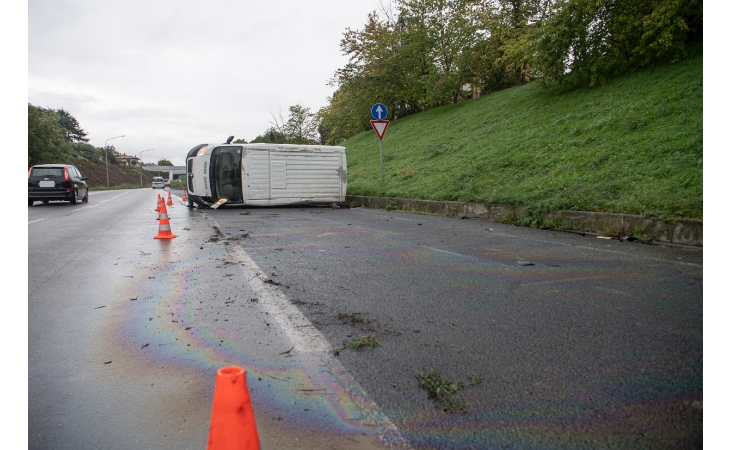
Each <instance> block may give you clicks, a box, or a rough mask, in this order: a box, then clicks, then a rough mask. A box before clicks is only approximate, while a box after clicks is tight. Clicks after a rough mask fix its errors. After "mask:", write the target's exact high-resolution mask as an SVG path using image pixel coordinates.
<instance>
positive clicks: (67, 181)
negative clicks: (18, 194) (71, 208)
mask: <svg viewBox="0 0 730 450" xmlns="http://www.w3.org/2000/svg"><path fill="white" fill-rule="evenodd" d="M86 180H87V178H86V177H85V176H83V175H81V172H79V169H77V168H76V166H72V165H70V164H39V165H36V166H33V167H31V168H30V169H28V206H33V202H36V201H41V202H43V203H44V204H48V202H49V201H51V200H63V201H67V202H71V204H73V205H75V204H77V203H78V202H79V201H82V202H85V203H88V202H89V186H88V185H87V184H86Z"/></svg>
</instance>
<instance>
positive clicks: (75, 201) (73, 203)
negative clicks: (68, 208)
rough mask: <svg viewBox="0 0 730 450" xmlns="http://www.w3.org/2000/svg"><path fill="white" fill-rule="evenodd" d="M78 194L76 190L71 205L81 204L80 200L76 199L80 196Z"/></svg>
mask: <svg viewBox="0 0 730 450" xmlns="http://www.w3.org/2000/svg"><path fill="white" fill-rule="evenodd" d="M78 194H79V192H78V191H77V190H76V189H74V192H73V194H72V197H71V204H72V205H75V204H77V203H78V202H79V201H78V199H77V198H76V197H77V196H78Z"/></svg>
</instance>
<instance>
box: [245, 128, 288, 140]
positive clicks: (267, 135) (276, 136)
mask: <svg viewBox="0 0 730 450" xmlns="http://www.w3.org/2000/svg"><path fill="white" fill-rule="evenodd" d="M285 142H286V139H285V138H284V135H283V134H281V133H279V132H278V131H277V130H276V128H274V127H269V128H268V129H267V130H266V131H265V132H264V134H262V135H260V136H256V138H255V139H254V140H253V141H251V143H252V144H259V143H262V144H283V143H285Z"/></svg>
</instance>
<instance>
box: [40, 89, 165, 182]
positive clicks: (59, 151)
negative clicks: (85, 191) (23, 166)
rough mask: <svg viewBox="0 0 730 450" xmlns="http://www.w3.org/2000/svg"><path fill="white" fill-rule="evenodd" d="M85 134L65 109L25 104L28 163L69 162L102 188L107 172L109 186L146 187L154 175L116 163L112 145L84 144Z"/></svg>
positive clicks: (85, 140) (115, 153) (115, 152)
mask: <svg viewBox="0 0 730 450" xmlns="http://www.w3.org/2000/svg"><path fill="white" fill-rule="evenodd" d="M86 136H87V133H86V132H85V131H84V130H83V129H82V128H81V126H80V124H79V122H78V121H77V120H76V118H75V117H73V116H72V115H71V114H70V113H69V112H68V111H65V110H64V109H58V110H53V109H47V108H41V107H39V106H34V105H31V104H30V103H29V104H28V166H29V167H30V166H34V165H36V164H73V165H75V166H76V167H78V168H79V170H80V171H81V173H82V174H83V175H84V176H86V177H88V178H89V180H88V183H89V186H90V187H92V188H106V185H107V172H108V174H109V185H110V186H112V187H113V186H125V187H139V186H140V185H141V186H144V187H146V186H150V184H151V183H152V177H154V176H158V174H156V173H154V174H153V173H150V172H146V171H142V170H141V169H140V168H139V167H128V166H125V165H123V164H120V162H119V161H118V160H117V155H118V153H117V150H116V148H114V146H113V145H110V146H107V147H106V148H102V147H94V146H93V145H89V144H87V142H88V141H89V140H88V139H87V138H86ZM107 158H108V163H109V164H108V166H107V164H106V162H107V161H106V160H107ZM168 162H169V161H168ZM170 165H172V163H170ZM140 179H141V181H140Z"/></svg>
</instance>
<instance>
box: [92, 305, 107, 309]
mask: <svg viewBox="0 0 730 450" xmlns="http://www.w3.org/2000/svg"><path fill="white" fill-rule="evenodd" d="M101 308H106V305H103V306H97V307H96V308H94V309H101Z"/></svg>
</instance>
